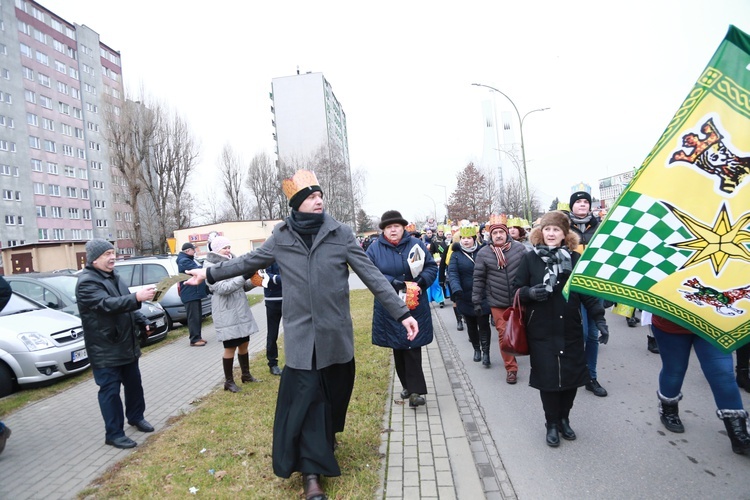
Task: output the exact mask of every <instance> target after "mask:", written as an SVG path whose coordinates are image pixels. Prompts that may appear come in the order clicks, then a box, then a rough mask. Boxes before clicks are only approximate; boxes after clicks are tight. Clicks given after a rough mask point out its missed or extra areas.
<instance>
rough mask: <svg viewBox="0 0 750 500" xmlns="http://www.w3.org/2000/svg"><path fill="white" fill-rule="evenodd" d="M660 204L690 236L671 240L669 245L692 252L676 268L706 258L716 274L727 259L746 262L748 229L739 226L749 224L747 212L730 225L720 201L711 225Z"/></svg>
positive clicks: (749, 255) (749, 219)
mask: <svg viewBox="0 0 750 500" xmlns="http://www.w3.org/2000/svg"><path fill="white" fill-rule="evenodd" d="M664 205H666V207H667V208H669V210H670V211H671V212H672V213H673V214H674V216H675V217H677V218H678V219H679V220H680V222H682V223H683V224H684V225H685V228H686V229H687V230H688V231H690V233H691V234H692V235H693V236H694V238H693V239H690V240H688V241H682V242H679V243H672V246H673V247H676V248H681V249H684V250H690V251H692V252H693V255H691V256H690V258H689V259H688V260H687V261H686V262H685V263H684V264H683V265H682V267H681V268H680V269H686V268H688V267H690V266H694V265H697V264H700V263H701V262H704V261H706V260H708V259H710V260H711V267H712V268H713V271H714V274H716V275H717V276H718V275H719V274H720V273H721V270H722V268H723V267H724V264H725V263H726V262H727V260H728V259H740V260H744V261H745V262H750V251H748V249H747V246H746V245H747V243H750V231H745V230H744V229H743V228H745V227H747V226H750V212H748V213H746V214H743V215H742V216H741V217H740V218H739V219H738V220H737V221H736V222H735V223H734V224H733V223H732V222H731V220H730V218H729V212H728V211H727V205H726V203H724V204H722V205H721V209H720V210H719V213H718V214H717V216H716V219H715V220H714V222H713V226H709V225H707V224H704V223H702V222H699V221H698V220H696V219H694V218H693V217H690V215H688V214H686V213H685V212H683V211H681V210H679V209H678V208H676V207H674V206H672V205H670V204H669V203H666V202H664Z"/></svg>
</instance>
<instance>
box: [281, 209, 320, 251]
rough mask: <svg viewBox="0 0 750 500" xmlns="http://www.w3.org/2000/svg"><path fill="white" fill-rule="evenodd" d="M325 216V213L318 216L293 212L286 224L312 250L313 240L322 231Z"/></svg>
mask: <svg viewBox="0 0 750 500" xmlns="http://www.w3.org/2000/svg"><path fill="white" fill-rule="evenodd" d="M325 216H326V215H325V212H323V213H319V214H316V213H309V212H298V211H297V210H292V215H290V216H289V217H287V218H286V223H287V224H289V227H291V228H292V229H293V230H294V231H295V232H296V233H297V234H299V235H300V236H301V237H302V241H304V242H305V245H307V248H312V244H313V240H314V239H315V236H316V235H317V234H318V231H320V227H321V226H322V225H323V221H324V220H325Z"/></svg>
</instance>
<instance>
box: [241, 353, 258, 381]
mask: <svg viewBox="0 0 750 500" xmlns="http://www.w3.org/2000/svg"><path fill="white" fill-rule="evenodd" d="M237 359H239V361H240V370H242V383H243V384H246V383H248V382H260V380H258V379H257V378H255V377H253V376H252V375H250V355H249V354H248V353H245V354H237Z"/></svg>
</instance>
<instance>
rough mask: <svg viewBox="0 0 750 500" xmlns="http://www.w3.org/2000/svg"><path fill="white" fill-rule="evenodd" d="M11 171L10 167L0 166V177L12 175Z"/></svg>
mask: <svg viewBox="0 0 750 500" xmlns="http://www.w3.org/2000/svg"><path fill="white" fill-rule="evenodd" d="M12 172H13V169H12V168H11V166H10V165H0V175H12Z"/></svg>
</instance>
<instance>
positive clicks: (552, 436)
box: [547, 422, 560, 448]
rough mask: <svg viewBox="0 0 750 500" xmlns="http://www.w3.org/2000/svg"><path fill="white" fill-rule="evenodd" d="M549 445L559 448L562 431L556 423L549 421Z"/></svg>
mask: <svg viewBox="0 0 750 500" xmlns="http://www.w3.org/2000/svg"><path fill="white" fill-rule="evenodd" d="M547 446H551V447H553V448H557V447H558V446H560V433H559V432H558V430H557V424H556V423H549V422H547Z"/></svg>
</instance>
